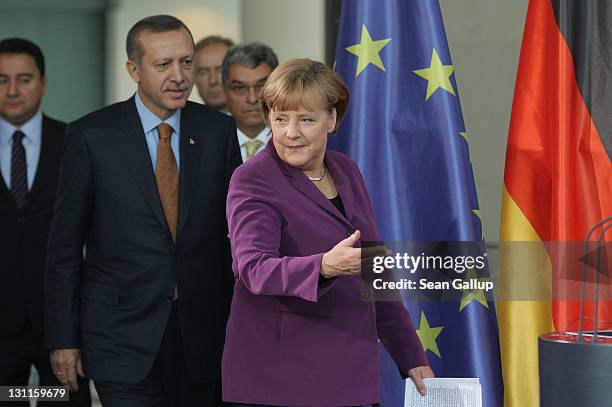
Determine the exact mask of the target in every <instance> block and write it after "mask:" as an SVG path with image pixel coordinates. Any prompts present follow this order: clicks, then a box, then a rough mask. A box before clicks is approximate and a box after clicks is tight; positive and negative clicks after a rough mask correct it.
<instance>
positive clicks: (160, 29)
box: [125, 14, 193, 63]
mask: <svg viewBox="0 0 612 407" xmlns="http://www.w3.org/2000/svg"><path fill="white" fill-rule="evenodd" d="M181 28H184V29H185V31H187V32H188V33H189V36H190V37H191V41H193V35H192V34H191V31H189V28H187V26H186V25H185V23H183V22H182V21H181V20H179V19H178V18H176V17H174V16H169V15H166V14H160V15H157V16H150V17H145V18H143V19H142V20H140V21H138V22H137V23H136V24H134V25H133V26H132V28H130V31H128V34H127V38H126V40H125V51H126V53H127V57H128V59H129V60H130V61H132V62H135V63H140V59H141V58H142V55H143V54H144V50H143V49H142V45H141V44H140V34H141V33H142V32H143V31H150V32H154V33H165V32H168V31H176V30H180V29H181Z"/></svg>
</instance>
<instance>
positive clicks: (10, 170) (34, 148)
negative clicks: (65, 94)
mask: <svg viewBox="0 0 612 407" xmlns="http://www.w3.org/2000/svg"><path fill="white" fill-rule="evenodd" d="M46 84H47V80H46V77H45V60H44V57H43V54H42V52H41V50H40V48H39V47H38V46H37V45H36V44H34V43H32V42H30V41H28V40H25V39H20V38H9V39H5V40H2V41H0V170H1V173H2V176H1V177H0V385H1V386H26V385H27V384H28V378H29V376H30V368H31V366H32V365H34V366H35V367H36V370H37V371H38V376H39V384H40V385H41V386H59V385H60V382H59V381H58V380H57V379H56V378H55V376H54V374H53V371H52V369H51V364H50V363H49V354H48V352H47V351H46V350H45V348H44V344H43V325H44V324H43V300H44V296H45V292H44V270H45V252H46V247H47V237H48V235H49V224H50V223H51V215H52V212H53V199H54V196H55V189H56V186H57V175H58V171H59V167H60V162H61V157H62V151H63V145H64V139H65V137H64V135H65V132H66V125H65V123H62V122H59V121H57V120H53V119H51V118H49V117H47V116H46V115H44V114H43V113H42V111H41V110H40V104H41V101H42V97H43V95H44V93H45V88H46ZM78 382H79V384H80V386H79V387H80V388H81V390H79V391H78V392H77V393H72V394H71V395H70V398H71V403H70V404H68V405H73V406H88V405H90V396H89V388H88V386H87V380H85V379H83V378H79V380H78ZM0 404H2V403H0ZM9 404H10V405H11V406H13V405H18V403H9ZM23 405H26V406H27V405H29V404H28V402H27V401H25V402H24V403H23ZM61 405H67V404H66V403H62V404H61Z"/></svg>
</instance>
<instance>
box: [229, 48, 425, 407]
mask: <svg viewBox="0 0 612 407" xmlns="http://www.w3.org/2000/svg"><path fill="white" fill-rule="evenodd" d="M262 99H263V101H262V108H263V113H264V116H265V118H266V120H267V122H268V123H269V125H270V127H271V128H272V140H270V142H269V143H268V145H267V146H266V148H265V149H264V150H263V151H261V152H260V153H259V154H257V155H256V156H254V157H253V158H251V159H250V160H249V161H247V162H246V163H244V164H243V165H242V166H240V167H239V168H238V169H237V170H236V171H235V172H234V175H233V177H232V180H231V183H230V188H229V194H228V198H227V219H228V222H229V237H230V240H231V246H232V254H233V258H234V260H233V270H234V275H235V277H236V284H235V286H234V298H233V302H232V307H231V313H230V317H229V322H228V326H227V334H226V340H225V350H224V353H223V362H222V379H223V399H224V400H225V401H229V402H233V403H236V404H235V405H245V404H246V405H249V404H254V405H266V406H308V407H332V406H333V407H338V406H363V405H371V404H376V403H378V402H379V376H380V372H379V359H378V355H379V353H378V340H379V339H380V341H382V343H383V344H384V346H385V347H386V349H387V350H388V351H389V353H390V354H391V356H392V357H393V359H394V360H395V362H396V363H397V366H398V369H399V372H400V373H401V374H402V376H403V377H410V378H412V380H414V381H415V383H416V384H417V387H418V388H419V389H420V390H421V392H422V393H423V394H424V392H425V386H424V384H423V380H422V378H423V377H433V372H432V371H431V369H430V368H429V366H428V365H427V360H426V358H425V354H424V352H423V349H422V347H421V344H420V342H419V339H418V337H417V335H416V332H415V329H414V326H413V325H412V322H411V320H410V316H409V314H408V312H407V311H406V309H405V308H404V306H403V305H402V304H401V303H400V302H375V301H373V300H372V299H371V296H370V297H369V299H364V298H362V281H361V279H360V263H361V249H360V248H359V246H360V241H361V240H364V241H366V240H369V241H375V240H379V235H378V231H377V229H376V223H375V220H374V214H373V211H372V206H371V203H370V198H369V195H368V191H367V190H366V186H365V184H364V181H363V178H362V177H361V174H360V172H359V169H358V168H357V166H356V165H355V163H354V162H353V161H352V160H351V159H350V158H348V157H347V156H345V155H343V154H340V153H338V152H333V151H327V150H326V145H327V137H328V134H330V133H332V132H334V131H335V130H336V129H337V127H338V124H339V123H340V121H341V120H342V118H343V117H344V115H345V113H346V110H347V107H348V99H349V95H348V89H347V88H346V86H345V85H344V82H343V81H342V79H341V78H340V77H339V76H338V75H337V74H336V73H335V72H333V71H332V70H331V69H329V68H328V67H326V66H325V65H323V64H321V63H320V62H315V61H311V60H308V59H297V60H292V61H289V62H287V63H285V64H283V65H281V66H279V67H278V68H277V69H275V70H274V72H272V74H271V75H270V77H269V78H268V80H267V82H266V84H265V86H264V89H263V91H262Z"/></svg>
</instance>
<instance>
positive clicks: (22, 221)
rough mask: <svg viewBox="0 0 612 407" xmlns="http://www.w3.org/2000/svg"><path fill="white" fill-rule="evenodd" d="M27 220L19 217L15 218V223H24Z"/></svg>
mask: <svg viewBox="0 0 612 407" xmlns="http://www.w3.org/2000/svg"><path fill="white" fill-rule="evenodd" d="M27 221H28V219H27V218H26V217H25V216H20V217H18V218H17V223H26V222H27Z"/></svg>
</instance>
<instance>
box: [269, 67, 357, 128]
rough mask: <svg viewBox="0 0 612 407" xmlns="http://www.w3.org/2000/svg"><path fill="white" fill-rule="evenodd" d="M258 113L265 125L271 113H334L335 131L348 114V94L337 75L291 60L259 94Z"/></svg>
mask: <svg viewBox="0 0 612 407" xmlns="http://www.w3.org/2000/svg"><path fill="white" fill-rule="evenodd" d="M261 99H262V100H261V110H262V112H263V115H264V120H265V121H266V123H268V116H269V114H270V110H295V109H297V108H298V107H299V106H303V107H305V108H306V109H310V110H316V109H320V108H321V107H323V108H324V109H327V110H329V111H330V112H331V111H332V109H336V127H335V128H334V130H333V131H336V130H337V129H338V126H339V125H340V122H341V121H342V119H343V118H344V117H345V115H346V112H347V110H348V103H349V91H348V88H347V87H346V84H345V83H344V81H343V80H342V78H341V77H340V75H338V74H337V73H336V72H334V71H333V70H332V69H330V68H329V67H327V66H326V65H325V64H322V63H321V62H318V61H313V60H311V59H307V58H301V59H292V60H290V61H287V62H285V63H284V64H282V65H280V66H279V67H278V68H276V69H275V70H274V71H272V73H271V74H270V76H269V77H268V80H267V81H266V83H265V85H264V87H263V89H262V91H261Z"/></svg>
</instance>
